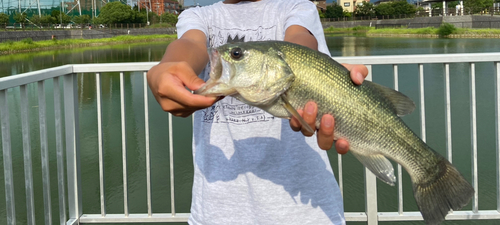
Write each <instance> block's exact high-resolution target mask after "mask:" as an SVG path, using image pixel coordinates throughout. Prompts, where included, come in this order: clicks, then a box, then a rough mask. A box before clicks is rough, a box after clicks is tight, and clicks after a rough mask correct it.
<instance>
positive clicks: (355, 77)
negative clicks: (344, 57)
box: [342, 63, 368, 85]
mask: <svg viewBox="0 0 500 225" xmlns="http://www.w3.org/2000/svg"><path fill="white" fill-rule="evenodd" d="M342 65H343V66H344V67H345V68H347V69H348V70H349V71H350V72H351V79H352V81H353V82H354V83H355V84H357V85H360V84H362V83H363V81H364V80H365V78H366V76H368V68H366V66H365V65H361V64H346V63H343V64H342Z"/></svg>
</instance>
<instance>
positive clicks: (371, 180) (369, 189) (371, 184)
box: [365, 167, 378, 225]
mask: <svg viewBox="0 0 500 225" xmlns="http://www.w3.org/2000/svg"><path fill="white" fill-rule="evenodd" d="M365 207H366V208H365V212H366V221H367V224H368V225H377V224H378V212H377V211H378V209H377V208H378V207H377V177H376V176H375V174H373V173H372V172H371V171H370V170H369V169H368V168H366V167H365Z"/></svg>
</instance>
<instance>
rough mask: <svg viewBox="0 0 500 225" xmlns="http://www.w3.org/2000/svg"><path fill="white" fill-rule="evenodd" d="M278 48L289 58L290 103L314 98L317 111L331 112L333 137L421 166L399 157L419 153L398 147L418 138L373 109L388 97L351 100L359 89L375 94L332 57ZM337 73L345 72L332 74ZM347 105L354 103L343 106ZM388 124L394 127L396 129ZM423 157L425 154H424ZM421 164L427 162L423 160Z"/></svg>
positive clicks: (357, 148) (300, 104) (380, 108)
mask: <svg viewBox="0 0 500 225" xmlns="http://www.w3.org/2000/svg"><path fill="white" fill-rule="evenodd" d="M282 52H283V53H284V55H285V58H286V61H287V62H291V63H288V65H289V66H290V67H291V68H292V71H294V73H295V75H296V78H295V81H294V83H293V84H292V86H291V87H290V89H288V91H287V95H288V96H289V98H290V99H294V100H291V101H290V103H291V104H292V106H294V107H296V108H303V106H304V105H305V104H306V103H307V102H308V101H311V100H314V101H315V102H316V103H317V104H318V114H319V115H322V114H332V115H333V116H334V118H335V138H337V139H338V138H344V139H347V140H348V141H349V143H350V146H351V150H353V151H364V150H368V149H370V150H375V151H376V153H380V152H381V151H382V150H388V151H390V153H392V154H388V155H390V157H391V158H393V159H394V160H396V161H397V162H399V163H401V164H402V165H403V166H404V167H405V168H411V167H418V166H420V167H422V165H418V164H414V165H406V164H405V163H404V161H403V160H400V159H399V158H407V157H412V158H414V157H415V156H417V155H421V154H422V153H421V154H418V153H413V152H411V151H400V149H419V148H410V147H409V146H411V145H412V144H411V143H414V144H413V145H417V146H421V143H419V142H421V141H420V139H419V138H418V137H417V136H416V135H415V134H414V133H413V132H412V131H411V130H410V129H408V127H407V126H406V125H405V124H404V123H402V121H401V119H400V118H399V117H397V116H396V115H394V114H390V113H384V114H382V115H383V116H380V113H377V111H388V110H389V109H390V108H389V107H388V105H389V104H390V103H388V101H384V99H383V98H375V97H373V98H355V99H354V100H355V101H354V102H353V98H351V97H350V96H356V95H360V93H359V92H366V95H368V96H377V95H376V94H375V93H373V90H372V89H370V88H364V87H361V86H355V85H353V83H352V81H351V78H350V76H349V71H348V70H347V69H345V68H343V67H340V66H338V65H335V64H334V63H332V61H333V60H331V59H330V58H325V57H322V56H323V55H322V54H320V53H318V54H314V55H313V56H311V54H309V55H308V56H309V57H304V55H306V54H307V53H308V52H309V51H307V49H297V48H283V50H282ZM293 62H298V63H293ZM310 68H313V69H310ZM339 73H342V74H345V75H344V76H333V75H334V74H339ZM322 74H325V76H323V75H322ZM317 90H320V91H317ZM311 94H314V95H315V96H311ZM347 105H355V106H357V107H345V106H347ZM352 115H354V116H352ZM320 119H321V117H318V118H317V127H319V122H320ZM393 123H397V126H391V125H392V124H393ZM367 125H368V126H367ZM365 127H370V129H363V128H365ZM392 127H398V128H400V130H395V129H393V128H392ZM394 140H398V141H396V142H395V141H394ZM377 150H378V151H377ZM423 153H425V152H423ZM413 155H415V156H413ZM427 155H428V156H430V157H433V158H434V156H435V155H434V154H427ZM419 157H422V156H419ZM424 158H427V157H426V156H424ZM398 159H399V160H398ZM416 162H417V163H418V162H419V161H416ZM425 165H427V164H425V163H424V166H425ZM412 169H417V168H412ZM410 171H413V170H410Z"/></svg>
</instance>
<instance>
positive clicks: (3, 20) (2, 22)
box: [0, 13, 9, 25]
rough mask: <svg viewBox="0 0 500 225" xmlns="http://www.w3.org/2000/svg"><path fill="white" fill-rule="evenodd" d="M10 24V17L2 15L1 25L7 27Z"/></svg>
mask: <svg viewBox="0 0 500 225" xmlns="http://www.w3.org/2000/svg"><path fill="white" fill-rule="evenodd" d="M8 22H9V15H7V14H5V13H0V25H5V24H7V23H8Z"/></svg>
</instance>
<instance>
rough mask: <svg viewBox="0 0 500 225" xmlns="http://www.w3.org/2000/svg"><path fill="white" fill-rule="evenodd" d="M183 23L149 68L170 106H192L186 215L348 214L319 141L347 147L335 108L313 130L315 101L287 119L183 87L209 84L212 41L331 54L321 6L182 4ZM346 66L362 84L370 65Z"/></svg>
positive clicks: (297, 2)
mask: <svg viewBox="0 0 500 225" xmlns="http://www.w3.org/2000/svg"><path fill="white" fill-rule="evenodd" d="M177 32H178V36H179V39H177V40H176V41H173V42H172V43H171V44H169V46H168V47H167V50H166V52H165V55H164V56H163V59H162V60H161V62H160V63H159V64H158V65H156V66H154V67H153V68H151V70H150V71H149V72H148V75H147V78H148V84H149V87H150V89H151V90H152V92H153V94H154V96H155V98H156V100H157V101H158V102H159V104H160V105H161V107H162V109H163V110H165V111H167V112H170V113H172V114H173V115H175V116H180V117H187V116H190V115H192V114H193V113H194V123H193V136H194V137H193V138H194V141H193V157H194V167H195V174H194V181H193V195H192V204H191V216H190V218H189V223H190V224H345V219H344V215H343V214H344V213H343V202H342V196H341V193H340V190H339V188H338V184H337V182H336V180H335V177H334V175H333V172H332V168H331V166H330V163H329V160H328V156H327V154H326V152H325V151H322V149H323V150H328V149H330V148H331V147H332V145H333V144H334V143H335V147H336V150H337V151H338V153H340V154H345V153H346V152H347V151H348V150H349V143H348V142H347V141H346V140H344V139H339V140H336V141H334V136H333V134H334V123H335V120H334V118H333V116H332V115H323V116H322V117H321V123H320V126H319V129H317V131H315V130H311V127H313V128H316V127H317V126H316V124H315V123H316V117H317V112H318V109H317V104H316V103H315V102H314V101H311V102H309V103H307V104H306V105H305V107H304V108H302V109H297V111H296V112H297V113H298V115H299V116H294V117H293V118H291V119H290V120H283V119H280V118H277V117H274V116H273V115H271V114H269V113H267V112H266V111H264V110H262V109H259V108H256V107H253V106H249V105H247V104H245V103H243V102H241V101H238V100H237V99H236V98H233V97H231V96H228V97H225V98H220V97H217V96H202V95H198V94H193V93H191V92H190V91H189V90H187V89H186V88H188V89H190V90H193V91H195V90H198V89H200V88H201V87H202V86H203V85H204V84H205V80H207V79H208V78H209V76H210V75H209V73H210V71H211V70H213V69H214V68H216V65H213V64H214V63H213V62H212V59H211V60H210V62H211V63H209V58H211V57H216V56H214V55H209V53H207V49H208V48H215V47H219V46H221V45H224V44H226V43H234V42H250V41H265V40H278V41H286V42H291V43H296V44H299V45H303V46H306V47H309V48H311V49H314V50H318V51H320V52H322V53H324V54H327V55H330V53H329V50H328V48H327V46H326V41H325V37H324V34H323V28H322V25H321V23H320V20H319V16H318V12H317V9H316V6H315V5H314V4H313V3H312V2H310V1H307V0H253V1H252V0H249V1H244V0H226V1H224V2H217V3H215V4H213V5H210V6H206V7H196V8H192V9H188V10H186V11H184V12H183V13H182V14H181V15H180V16H179V22H178V24H177ZM210 54H211V53H210ZM234 54H239V53H238V52H234ZM207 64H208V65H207ZM344 66H345V67H346V68H347V69H348V70H350V73H351V79H352V81H353V82H354V83H355V84H357V85H360V84H361V83H362V82H363V80H364V78H365V77H366V76H367V74H368V70H367V68H366V67H365V66H363V65H344ZM300 120H302V121H300ZM305 123H306V124H307V125H308V126H307V125H306V126H303V125H301V124H305ZM294 131H301V133H302V134H300V133H297V132H294Z"/></svg>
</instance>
